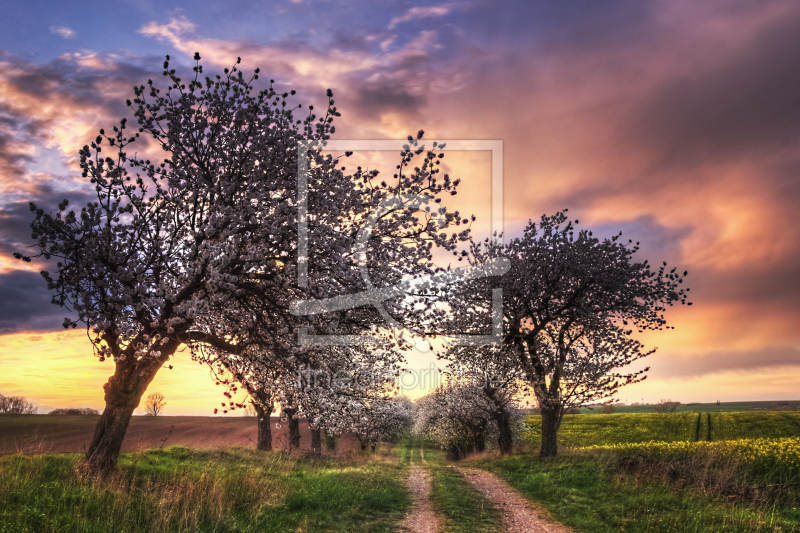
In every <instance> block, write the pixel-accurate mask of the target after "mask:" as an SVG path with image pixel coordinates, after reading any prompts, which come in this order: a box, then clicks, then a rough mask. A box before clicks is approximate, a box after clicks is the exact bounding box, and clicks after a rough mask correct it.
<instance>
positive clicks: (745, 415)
mask: <svg viewBox="0 0 800 533" xmlns="http://www.w3.org/2000/svg"><path fill="white" fill-rule="evenodd" d="M709 421H710V423H711V425H710V427H709ZM525 423H526V425H527V426H528V432H527V434H526V435H525V437H524V438H525V439H526V440H528V441H529V442H531V443H533V444H534V445H535V446H537V447H538V442H539V440H540V439H541V429H540V428H541V419H540V417H539V416H538V415H532V416H529V417H528V418H527V419H526V422H525ZM798 436H800V412H780V411H773V412H736V413H734V412H731V413H669V414H659V413H645V414H611V415H594V416H584V415H566V416H565V417H564V421H563V422H562V424H561V430H560V431H559V439H560V441H561V442H562V443H563V444H565V445H566V446H572V447H583V446H603V445H613V444H620V443H627V444H634V443H644V442H650V441H659V442H678V441H695V440H712V441H717V440H735V439H748V438H785V437H798ZM709 437H710V438H709Z"/></svg>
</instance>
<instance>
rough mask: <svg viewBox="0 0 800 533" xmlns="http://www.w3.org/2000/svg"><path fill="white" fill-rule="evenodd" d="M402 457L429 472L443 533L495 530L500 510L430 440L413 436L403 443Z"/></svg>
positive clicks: (497, 526)
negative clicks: (426, 441) (423, 440)
mask: <svg viewBox="0 0 800 533" xmlns="http://www.w3.org/2000/svg"><path fill="white" fill-rule="evenodd" d="M402 453H403V454H404V455H403V457H404V460H406V459H407V460H408V462H411V463H413V464H417V465H420V466H422V467H424V468H427V469H428V471H429V472H430V475H431V502H432V504H433V508H434V510H435V512H436V513H437V514H438V515H439V516H440V517H441V518H442V521H443V526H444V531H445V533H498V532H500V531H502V527H501V525H502V518H501V516H500V512H499V511H498V510H497V509H495V508H494V506H492V504H491V503H490V502H489V501H488V500H487V499H486V498H484V497H483V495H482V494H481V493H480V492H478V490H477V489H476V488H475V486H474V485H472V483H470V482H469V481H468V480H467V479H466V478H465V477H464V476H463V475H462V474H461V473H460V472H459V471H458V470H457V469H456V468H455V467H454V466H453V464H451V463H448V462H447V461H445V459H444V453H442V452H441V451H440V450H437V449H435V448H433V447H432V446H431V445H430V443H425V442H421V440H419V439H413V440H409V441H407V442H406V445H405V446H404V451H403V452H402Z"/></svg>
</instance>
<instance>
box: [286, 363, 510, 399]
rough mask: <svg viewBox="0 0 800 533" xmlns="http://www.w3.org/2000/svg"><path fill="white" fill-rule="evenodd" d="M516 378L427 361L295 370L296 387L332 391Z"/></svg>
mask: <svg viewBox="0 0 800 533" xmlns="http://www.w3.org/2000/svg"><path fill="white" fill-rule="evenodd" d="M516 380H517V377H516V375H514V376H510V377H509V376H505V375H502V374H489V373H485V372H480V371H457V372H453V371H452V370H447V369H440V368H437V367H436V365H434V364H433V363H431V365H430V367H429V368H423V369H409V368H405V369H401V370H398V369H394V370H387V369H379V370H376V369H367V368H363V369H358V370H355V371H352V370H339V371H337V372H330V371H328V370H318V369H312V368H304V369H299V370H297V388H298V389H299V390H307V389H309V388H311V389H324V390H330V391H336V392H342V391H348V390H350V391H365V390H378V389H380V388H382V387H384V388H385V387H388V388H396V389H398V390H399V392H400V393H401V394H402V392H403V391H410V390H414V389H420V390H434V389H437V388H439V387H442V386H446V387H458V386H469V387H474V388H476V389H487V388H491V389H501V388H503V387H505V386H506V385H507V384H508V383H511V382H514V381H516Z"/></svg>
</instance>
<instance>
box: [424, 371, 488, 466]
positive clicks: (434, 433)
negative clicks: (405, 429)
mask: <svg viewBox="0 0 800 533" xmlns="http://www.w3.org/2000/svg"><path fill="white" fill-rule="evenodd" d="M416 403H417V409H416V412H415V417H414V432H415V433H417V434H420V435H424V436H426V437H428V438H431V439H433V440H434V442H436V443H437V444H439V446H440V447H441V448H442V449H443V450H445V451H446V452H447V453H448V455H449V456H450V457H451V458H453V459H459V458H461V457H463V456H465V455H467V454H469V453H472V452H476V451H477V452H482V451H484V450H485V449H486V439H487V437H488V436H489V434H490V433H491V427H490V426H491V422H492V412H493V411H494V406H493V404H492V402H491V401H490V400H489V398H487V397H486V395H484V394H483V390H482V388H481V387H475V386H474V384H465V383H458V382H455V381H452V382H447V383H443V384H442V385H440V386H439V387H437V388H436V389H435V390H433V391H432V392H431V393H429V394H428V395H426V396H424V397H422V398H420V399H419V400H417V402H416Z"/></svg>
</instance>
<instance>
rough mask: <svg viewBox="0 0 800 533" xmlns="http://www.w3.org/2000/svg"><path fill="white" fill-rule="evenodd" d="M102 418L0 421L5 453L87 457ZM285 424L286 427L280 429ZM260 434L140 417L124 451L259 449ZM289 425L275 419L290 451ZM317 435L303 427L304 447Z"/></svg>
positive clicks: (228, 424)
mask: <svg viewBox="0 0 800 533" xmlns="http://www.w3.org/2000/svg"><path fill="white" fill-rule="evenodd" d="M99 418H100V417H98V416H55V415H53V416H50V415H3V416H0V454H9V453H20V452H21V453H64V452H83V451H84V450H85V448H86V447H88V446H89V443H90V442H91V440H92V436H93V435H94V429H95V425H96V424H97V421H98V420H99ZM276 425H280V426H281V427H280V428H276ZM257 434H258V429H257V427H256V419H255V418H254V417H246V416H244V417H213V416H158V417H150V416H134V417H133V419H132V420H131V424H130V426H129V427H128V433H127V434H126V435H125V441H124V442H123V444H122V449H123V450H141V449H147V448H158V447H161V446H162V445H163V446H165V447H169V446H174V445H176V444H180V445H182V446H187V447H191V448H219V447H223V446H240V447H243V448H255V441H256V436H257ZM288 436H289V428H288V424H283V423H280V421H279V419H278V418H276V417H273V418H272V445H273V448H274V449H276V450H282V449H287V448H288ZM310 445H311V432H310V430H309V428H308V424H307V423H306V422H304V421H301V422H300V448H301V449H309V448H310ZM357 445H358V441H357V440H356V439H355V438H354V437H353V436H352V435H343V436H342V438H340V439H339V443H338V444H337V450H336V451H337V452H339V453H342V452H345V453H346V452H349V451H353V450H355V449H356V448H357Z"/></svg>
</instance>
